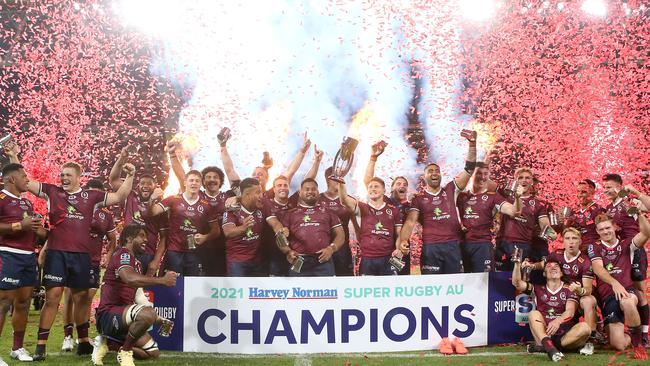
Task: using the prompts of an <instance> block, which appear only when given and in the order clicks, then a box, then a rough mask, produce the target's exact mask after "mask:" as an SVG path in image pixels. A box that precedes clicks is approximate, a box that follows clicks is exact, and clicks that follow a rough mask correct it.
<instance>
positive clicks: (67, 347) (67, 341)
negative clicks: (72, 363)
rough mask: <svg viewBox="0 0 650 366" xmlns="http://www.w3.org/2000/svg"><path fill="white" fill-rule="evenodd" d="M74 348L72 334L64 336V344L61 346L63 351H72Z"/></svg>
mask: <svg viewBox="0 0 650 366" xmlns="http://www.w3.org/2000/svg"><path fill="white" fill-rule="evenodd" d="M73 348H74V341H73V340H72V336H67V337H65V338H63V345H62V346H61V352H72V349H73Z"/></svg>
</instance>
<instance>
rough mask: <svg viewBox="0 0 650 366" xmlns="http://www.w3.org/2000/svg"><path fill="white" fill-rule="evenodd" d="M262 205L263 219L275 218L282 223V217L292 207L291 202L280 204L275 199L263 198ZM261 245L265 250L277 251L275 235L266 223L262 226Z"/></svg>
mask: <svg viewBox="0 0 650 366" xmlns="http://www.w3.org/2000/svg"><path fill="white" fill-rule="evenodd" d="M262 204H263V206H264V207H263V208H262V216H263V217H264V219H265V220H268V219H269V218H271V217H275V218H277V219H278V220H280V222H282V217H283V216H284V214H285V213H286V212H287V211H288V210H289V208H290V207H294V206H292V205H291V202H287V204H282V203H280V202H278V201H276V200H275V198H263V199H262ZM262 245H263V246H264V247H265V248H267V249H271V250H273V251H275V250H277V251H279V249H277V248H278V247H277V245H276V243H275V233H274V232H273V229H272V228H271V226H270V225H269V224H268V223H265V224H264V232H263V233H262Z"/></svg>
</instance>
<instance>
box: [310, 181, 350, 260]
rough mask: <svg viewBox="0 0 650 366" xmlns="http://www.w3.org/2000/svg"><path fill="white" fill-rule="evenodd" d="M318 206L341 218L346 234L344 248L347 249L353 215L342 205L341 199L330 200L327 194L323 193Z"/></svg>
mask: <svg viewBox="0 0 650 366" xmlns="http://www.w3.org/2000/svg"><path fill="white" fill-rule="evenodd" d="M318 204H319V205H321V206H323V207H325V208H326V209H328V210H329V211H331V212H332V213H334V214H335V215H336V216H337V217H338V218H339V220H340V221H341V225H342V226H343V231H344V232H345V240H344V241H343V246H344V247H345V246H346V245H349V243H350V219H351V218H352V214H351V213H350V211H348V209H347V207H345V206H343V204H341V199H340V198H339V197H338V196H337V197H336V198H334V199H332V198H329V197H328V196H327V195H326V194H325V193H321V194H320V198H319V199H318Z"/></svg>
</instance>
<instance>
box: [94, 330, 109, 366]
mask: <svg viewBox="0 0 650 366" xmlns="http://www.w3.org/2000/svg"><path fill="white" fill-rule="evenodd" d="M107 353H108V344H107V342H106V338H104V337H102V336H100V335H98V336H97V337H95V344H94V346H93V354H92V356H91V359H92V361H93V364H94V365H96V366H101V365H103V364H104V356H106V354H107Z"/></svg>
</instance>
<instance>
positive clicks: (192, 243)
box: [187, 234, 196, 250]
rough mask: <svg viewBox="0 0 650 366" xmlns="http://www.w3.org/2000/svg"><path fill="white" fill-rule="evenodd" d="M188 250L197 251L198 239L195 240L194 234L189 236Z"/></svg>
mask: <svg viewBox="0 0 650 366" xmlns="http://www.w3.org/2000/svg"><path fill="white" fill-rule="evenodd" d="M187 249H190V250H194V249H196V238H194V234H190V235H188V236H187Z"/></svg>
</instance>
